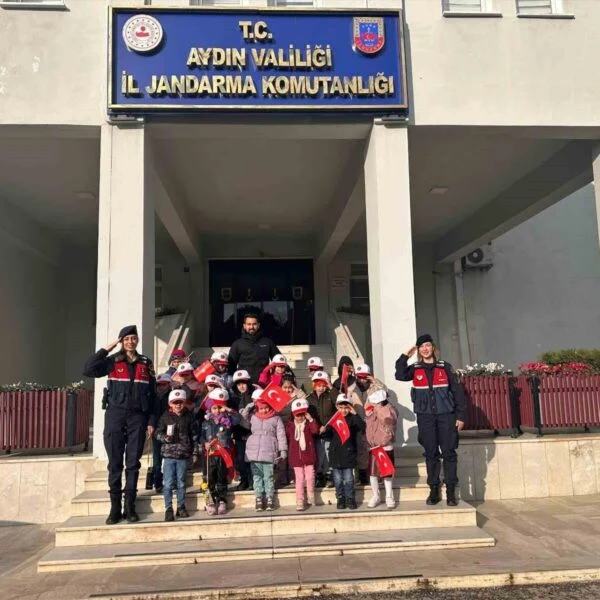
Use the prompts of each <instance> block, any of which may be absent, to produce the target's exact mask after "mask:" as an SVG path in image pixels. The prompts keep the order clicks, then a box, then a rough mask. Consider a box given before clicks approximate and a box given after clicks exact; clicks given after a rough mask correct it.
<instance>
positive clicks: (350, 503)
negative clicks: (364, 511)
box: [346, 496, 358, 510]
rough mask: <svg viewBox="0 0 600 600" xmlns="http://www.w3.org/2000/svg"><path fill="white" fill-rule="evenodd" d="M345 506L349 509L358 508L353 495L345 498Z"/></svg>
mask: <svg viewBox="0 0 600 600" xmlns="http://www.w3.org/2000/svg"><path fill="white" fill-rule="evenodd" d="M346 508H349V509H350V510H356V509H357V508H358V507H357V505H356V499H355V498H354V496H352V497H351V498H346Z"/></svg>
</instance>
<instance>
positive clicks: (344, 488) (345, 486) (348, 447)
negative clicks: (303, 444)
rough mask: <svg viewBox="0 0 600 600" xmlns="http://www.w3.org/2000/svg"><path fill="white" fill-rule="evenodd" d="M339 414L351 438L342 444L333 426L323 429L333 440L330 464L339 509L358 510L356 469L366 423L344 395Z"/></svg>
mask: <svg viewBox="0 0 600 600" xmlns="http://www.w3.org/2000/svg"><path fill="white" fill-rule="evenodd" d="M336 406H337V409H338V411H339V413H340V414H341V415H342V416H343V417H344V419H345V420H346V424H347V425H348V429H349V430H350V438H349V439H348V440H347V441H346V442H345V443H344V444H342V440H341V438H340V436H339V434H338V433H337V431H336V430H335V429H334V428H333V427H332V426H331V425H327V426H326V427H321V433H322V434H323V436H324V437H325V438H327V439H329V440H331V445H330V447H329V464H330V465H331V468H332V470H333V480H334V482H335V496H336V498H337V507H338V509H344V508H350V509H352V510H354V509H355V508H356V499H355V497H354V468H355V467H356V453H357V441H356V438H357V437H358V434H359V433H363V432H364V431H365V422H364V421H363V420H362V419H361V418H360V417H359V416H358V415H357V414H356V411H355V410H354V407H353V406H352V402H351V401H350V400H349V399H348V398H347V397H346V396H344V395H343V394H340V395H339V396H338V397H337V400H336Z"/></svg>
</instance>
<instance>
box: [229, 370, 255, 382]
mask: <svg viewBox="0 0 600 600" xmlns="http://www.w3.org/2000/svg"><path fill="white" fill-rule="evenodd" d="M251 379H252V377H250V373H248V371H246V370H245V369H240V370H239V371H236V372H235V373H234V374H233V383H237V382H238V381H250V380H251Z"/></svg>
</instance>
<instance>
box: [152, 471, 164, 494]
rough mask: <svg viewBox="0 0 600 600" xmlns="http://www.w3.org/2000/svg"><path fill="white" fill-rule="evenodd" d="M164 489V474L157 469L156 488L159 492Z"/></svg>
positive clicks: (155, 474)
mask: <svg viewBox="0 0 600 600" xmlns="http://www.w3.org/2000/svg"><path fill="white" fill-rule="evenodd" d="M163 489H164V486H163V474H162V473H158V472H156V471H155V473H154V490H155V491H156V493H157V494H160V493H161V492H162V491H163Z"/></svg>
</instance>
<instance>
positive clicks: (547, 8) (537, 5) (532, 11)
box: [517, 0, 563, 15]
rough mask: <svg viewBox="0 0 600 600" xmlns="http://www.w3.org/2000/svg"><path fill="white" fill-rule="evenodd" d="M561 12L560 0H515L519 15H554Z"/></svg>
mask: <svg viewBox="0 0 600 600" xmlns="http://www.w3.org/2000/svg"><path fill="white" fill-rule="evenodd" d="M562 12H563V7H562V0H517V13H518V14H519V15H555V14H560V13H562Z"/></svg>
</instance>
